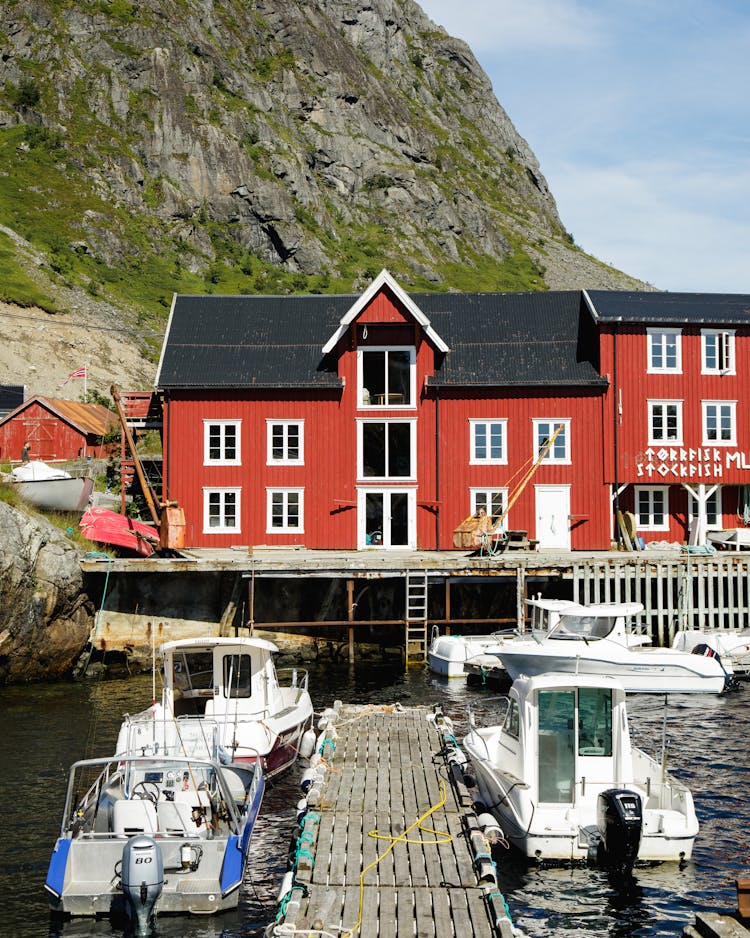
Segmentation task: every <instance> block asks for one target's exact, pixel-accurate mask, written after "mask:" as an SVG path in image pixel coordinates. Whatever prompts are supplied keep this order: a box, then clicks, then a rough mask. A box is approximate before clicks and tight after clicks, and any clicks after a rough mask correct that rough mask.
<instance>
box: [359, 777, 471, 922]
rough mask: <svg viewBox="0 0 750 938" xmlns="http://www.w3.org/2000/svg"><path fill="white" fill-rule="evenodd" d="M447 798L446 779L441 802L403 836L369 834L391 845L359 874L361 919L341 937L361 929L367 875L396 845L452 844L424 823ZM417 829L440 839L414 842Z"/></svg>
mask: <svg viewBox="0 0 750 938" xmlns="http://www.w3.org/2000/svg"><path fill="white" fill-rule="evenodd" d="M447 797H448V791H447V788H446V784H445V780H444V779H440V801H438V803H437V804H434V805H433V806H432V807H431V808H429V809H428V810H427V811H425V813H424V814H423V815H422V816H421V817H419V818H417V820H416V821H414V823H413V824H410V825H409V827H407V828H406V830H405V831H404V832H403V834H399V835H398V836H394V835H393V834H381V833H379V832H378V831H377V830H372V831H369V833H368V834H367V836H368V837H374V838H375V839H376V840H388V841H390V843H389V844H388V846H387V847H386V849H385V850H384V851H383V852H382V853H381V854H380V856H377V857H376V858H375V859H374V860H373V861H372V863H370V864H369V866H366V867H365V868H364V869H363V870H362V872H361V873H360V874H359V918H358V919H357V921H356V923H355V924H354V925H352V927H351V928H350V929H349V930H348V931H346V932H344V934H343V935H342V936H341V938H351V936H352V935H353V934H354V932H356V931H357V930H358V929H359V928H360V926H361V925H362V905H363V903H364V895H365V882H364V880H365V875H366V874H367V873H368V872H369V871H370V870H371V869H372V868H373V867H374V866H377V865H378V863H380V861H381V860H383V859H384V858H385V857H387V856H388V854H389V853H390V852H391V850H393V848H394V847H395V846H396V844H398V843H402V844H423V845H424V846H437V845H438V844H448V843H450V842H451V841H452V840H453V836H452V835H451V834H446V833H445V832H444V831H436V830H435V829H434V828H432V827H424V821H426V820H427V818H428V817H429V816H430V815H431V814H434V813H435V811H437V810H438V809H439V808H442V807H443V805H444V804H445V801H446V798H447ZM415 828H419V830H421V831H424V832H425V833H426V834H434V835H435V837H436V838H438V839H435V840H412V839H410V838H409V836H408V835H409V834H410V833H411V832H412V831H413V830H414V829H415Z"/></svg>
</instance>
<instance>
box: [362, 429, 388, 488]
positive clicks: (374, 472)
mask: <svg viewBox="0 0 750 938" xmlns="http://www.w3.org/2000/svg"><path fill="white" fill-rule="evenodd" d="M362 463H363V465H362V473H363V475H364V476H376V477H379V478H383V477H384V476H385V424H384V423H365V424H363V425H362Z"/></svg>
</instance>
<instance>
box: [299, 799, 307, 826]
mask: <svg viewBox="0 0 750 938" xmlns="http://www.w3.org/2000/svg"><path fill="white" fill-rule="evenodd" d="M306 814H307V798H300V800H299V801H298V802H297V821H298V822H299V821H301V820H302V818H303V817H304V816H305V815H306Z"/></svg>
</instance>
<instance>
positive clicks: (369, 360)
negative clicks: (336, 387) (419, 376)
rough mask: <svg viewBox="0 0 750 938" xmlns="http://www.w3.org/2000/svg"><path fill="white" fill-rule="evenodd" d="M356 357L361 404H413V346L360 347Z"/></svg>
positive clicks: (369, 405)
mask: <svg viewBox="0 0 750 938" xmlns="http://www.w3.org/2000/svg"><path fill="white" fill-rule="evenodd" d="M357 355H358V360H359V406H360V407H413V406H414V401H415V389H416V355H415V351H414V349H413V348H363V349H360V350H359V352H358V353H357Z"/></svg>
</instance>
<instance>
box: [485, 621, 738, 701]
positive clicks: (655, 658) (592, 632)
mask: <svg viewBox="0 0 750 938" xmlns="http://www.w3.org/2000/svg"><path fill="white" fill-rule="evenodd" d="M614 605H615V604H611V603H603V604H601V605H599V606H594V605H592V606H586V607H580V609H581V610H583V611H584V612H585V614H580V613H579V612H578V611H573V612H571V613H570V614H569V611H566V612H563V613H562V614H561V616H560V621H559V622H558V623H557V625H555V626H554V627H553V628H552V629H550V631H549V632H546V633H544V632H542V633H539V632H534V633H532V637H531V638H530V639H526V640H524V641H515V642H512V643H508V644H507V645H505V646H503V647H502V648H499V649H498V650H497V651H496V652H495V654H496V655H497V657H498V658H499V659H500V661H501V662H502V664H503V667H504V668H505V670H506V671H507V672H508V674H509V675H510V677H511V678H512V679H513V680H515V679H516V678H517V677H520V676H521V675H527V676H531V675H535V674H543V673H545V672H547V671H558V672H565V673H569V674H570V673H574V674H610V675H613V676H614V677H616V678H617V679H618V680H619V681H620V682H621V683H622V685H623V687H624V688H625V690H626V691H628V692H631V693H634V692H642V693H699V692H703V693H715V694H718V693H721V691H723V690H724V689H725V686H726V685H727V684H728V683H730V682H731V680H732V669H731V665H723V664H722V662H721V660H720V659H719V658H718V657H716V656H705V655H701V654H689V653H687V652H682V651H676V650H674V649H673V648H643V647H639V645H638V644H634V642H635V643H640V642H641V641H648V639H647V638H646V637H645V636H640V635H635V636H634V635H629V634H628V632H627V631H626V629H625V618H626V615H627V612H624V613H622V614H613V607H614ZM628 607H631V608H632V609H635V610H636V611H640V609H641V608H642V607H641V606H640V603H623V604H620V605H619V608H620V610H621V611H622V610H627V608H628Z"/></svg>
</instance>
